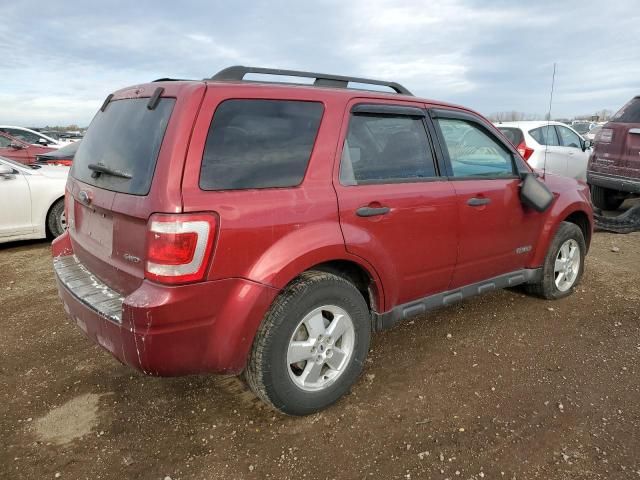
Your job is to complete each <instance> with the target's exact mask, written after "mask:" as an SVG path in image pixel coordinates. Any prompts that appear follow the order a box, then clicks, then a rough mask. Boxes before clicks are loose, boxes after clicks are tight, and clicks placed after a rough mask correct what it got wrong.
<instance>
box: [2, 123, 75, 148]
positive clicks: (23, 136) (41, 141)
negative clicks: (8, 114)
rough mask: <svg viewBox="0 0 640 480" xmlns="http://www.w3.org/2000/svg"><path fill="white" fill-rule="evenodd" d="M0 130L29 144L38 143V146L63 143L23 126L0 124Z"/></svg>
mask: <svg viewBox="0 0 640 480" xmlns="http://www.w3.org/2000/svg"><path fill="white" fill-rule="evenodd" d="M0 132H4V133H8V134H9V135H11V136H12V137H14V138H17V139H18V140H22V141H23V142H26V143H29V144H31V145H38V146H40V147H50V148H60V147H61V146H62V145H63V143H62V142H60V141H59V140H56V139H54V138H51V137H49V136H48V135H44V134H43V133H41V132H36V131H35V130H31V129H29V128H25V127H15V126H11V125H0Z"/></svg>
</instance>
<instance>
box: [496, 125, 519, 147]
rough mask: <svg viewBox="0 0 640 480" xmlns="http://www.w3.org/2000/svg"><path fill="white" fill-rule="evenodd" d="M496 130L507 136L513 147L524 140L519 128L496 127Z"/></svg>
mask: <svg viewBox="0 0 640 480" xmlns="http://www.w3.org/2000/svg"><path fill="white" fill-rule="evenodd" d="M498 130H500V131H501V132H502V134H503V135H504V136H505V137H507V140H509V141H510V142H511V144H512V145H513V146H514V147H517V146H518V145H520V144H521V143H522V142H524V135H523V134H522V130H520V129H519V128H513V127H498Z"/></svg>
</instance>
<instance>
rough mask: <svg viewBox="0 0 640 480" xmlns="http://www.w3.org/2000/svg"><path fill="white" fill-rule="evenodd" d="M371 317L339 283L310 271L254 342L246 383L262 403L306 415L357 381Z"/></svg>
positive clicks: (275, 309)
mask: <svg viewBox="0 0 640 480" xmlns="http://www.w3.org/2000/svg"><path fill="white" fill-rule="evenodd" d="M370 336H371V320H370V312H369V308H368V306H367V303H366V302H365V299H364V298H363V296H362V294H361V293H360V292H359V291H358V290H357V289H356V287H355V286H354V285H353V284H351V283H350V282H348V281H347V280H345V279H344V278H342V277H339V276H337V275H333V274H331V273H326V272H319V271H309V272H305V273H303V274H302V275H301V276H300V277H299V278H298V279H296V280H294V281H293V282H292V283H291V284H290V285H289V286H287V287H286V289H285V290H284V291H283V292H282V293H281V294H280V295H279V296H278V298H277V299H276V300H275V302H274V303H273V305H272V307H271V309H270V310H269V312H268V313H267V315H266V317H265V319H264V321H263V322H262V325H261V326H260V328H259V330H258V332H257V334H256V337H255V339H254V342H253V348H252V351H251V355H250V358H249V363H248V366H247V369H246V371H245V380H246V381H247V383H248V384H249V387H250V388H251V390H252V391H253V392H254V393H255V394H256V395H257V396H258V397H259V398H260V399H261V400H263V401H264V402H266V403H268V404H270V405H271V406H273V407H274V408H276V409H278V410H280V411H281V412H283V413H286V414H289V415H308V414H311V413H314V412H317V411H319V410H322V409H323V408H326V407H328V406H329V405H331V404H333V403H334V402H336V401H337V400H338V399H339V398H340V397H342V396H343V395H344V394H345V393H347V391H348V390H349V389H350V388H351V386H352V385H353V384H354V383H355V381H356V380H357V379H358V376H359V375H360V373H361V371H362V367H363V364H364V360H365V358H366V356H367V352H368V350H369V339H370Z"/></svg>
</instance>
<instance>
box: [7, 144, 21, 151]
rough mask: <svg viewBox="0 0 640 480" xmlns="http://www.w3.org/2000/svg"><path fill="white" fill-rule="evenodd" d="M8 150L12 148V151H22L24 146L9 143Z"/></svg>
mask: <svg viewBox="0 0 640 480" xmlns="http://www.w3.org/2000/svg"><path fill="white" fill-rule="evenodd" d="M9 148H13V149H14V150H22V149H23V148H24V146H23V145H22V144H21V143H10V144H9Z"/></svg>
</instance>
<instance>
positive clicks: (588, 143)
mask: <svg viewBox="0 0 640 480" xmlns="http://www.w3.org/2000/svg"><path fill="white" fill-rule="evenodd" d="M591 147H593V141H591V140H584V141H583V142H582V151H583V152H584V151H585V150H587V149H588V148H591Z"/></svg>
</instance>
